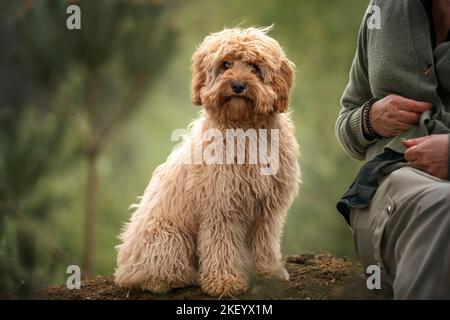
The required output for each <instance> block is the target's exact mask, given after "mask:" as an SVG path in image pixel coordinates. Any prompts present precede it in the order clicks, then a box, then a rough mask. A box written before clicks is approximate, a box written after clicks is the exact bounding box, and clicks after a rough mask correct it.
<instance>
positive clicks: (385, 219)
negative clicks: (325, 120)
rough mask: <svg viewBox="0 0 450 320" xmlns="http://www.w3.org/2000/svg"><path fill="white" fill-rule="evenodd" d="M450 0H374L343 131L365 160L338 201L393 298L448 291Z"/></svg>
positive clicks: (352, 150) (365, 259)
mask: <svg viewBox="0 0 450 320" xmlns="http://www.w3.org/2000/svg"><path fill="white" fill-rule="evenodd" d="M449 29H450V0H400V1H391V0H374V1H371V3H370V5H369V8H368V10H367V12H366V14H365V16H364V18H363V22H362V24H361V27H360V31H359V37H358V41H357V51H356V55H355V58H354V61H353V64H352V67H351V70H350V75H349V82H348V85H347V87H346V88H345V91H344V94H343V96H342V99H341V106H342V109H341V112H340V114H339V116H338V119H337V121H336V135H337V138H338V141H339V143H340V144H341V146H342V147H343V149H344V151H345V152H346V153H347V154H348V155H349V156H351V157H352V158H354V159H358V160H365V163H364V165H363V166H362V167H361V169H360V172H359V173H358V175H357V176H356V178H355V180H354V181H353V183H352V185H351V186H350V188H349V190H348V191H347V192H346V193H345V194H344V196H343V197H342V198H341V199H340V200H339V202H338V204H337V209H338V210H339V211H340V212H341V213H342V214H343V215H344V217H345V219H346V220H347V222H348V223H349V224H350V225H351V228H352V232H353V238H354V242H355V248H356V252H357V255H358V258H359V259H360V261H361V263H362V264H363V266H364V267H365V268H367V267H368V266H370V265H379V266H380V267H381V270H382V276H381V277H382V279H381V280H382V282H383V283H384V284H385V285H386V286H388V288H391V289H392V293H393V298H394V299H450V181H449V166H450V162H449V148H450V145H449V133H450V41H449V40H450V39H449V38H450V32H449Z"/></svg>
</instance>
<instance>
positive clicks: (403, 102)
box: [396, 96, 433, 113]
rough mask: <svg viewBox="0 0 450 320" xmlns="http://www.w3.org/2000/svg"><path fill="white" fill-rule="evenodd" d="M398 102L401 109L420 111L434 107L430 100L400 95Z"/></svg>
mask: <svg viewBox="0 0 450 320" xmlns="http://www.w3.org/2000/svg"><path fill="white" fill-rule="evenodd" d="M396 103H397V104H398V108H399V109H401V110H405V111H412V112H419V113H422V112H425V111H427V110H430V109H431V107H433V105H432V104H431V103H429V102H423V101H416V100H412V99H408V98H405V97H400V96H398V97H397V100H396Z"/></svg>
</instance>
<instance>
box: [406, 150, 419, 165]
mask: <svg viewBox="0 0 450 320" xmlns="http://www.w3.org/2000/svg"><path fill="white" fill-rule="evenodd" d="M417 157H418V152H417V146H412V147H410V148H409V149H408V150H406V152H405V159H406V161H408V162H413V161H416V160H417Z"/></svg>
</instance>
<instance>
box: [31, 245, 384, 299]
mask: <svg viewBox="0 0 450 320" xmlns="http://www.w3.org/2000/svg"><path fill="white" fill-rule="evenodd" d="M285 262H286V269H287V271H288V272H289V276H290V280H289V282H282V281H279V280H267V279H264V280H263V279H258V278H252V279H251V282H250V289H249V290H248V291H247V292H246V293H244V294H242V295H240V296H238V297H235V298H237V299H250V300H252V299H277V300H278V299H283V300H286V299H287V300H289V299H306V300H309V299H311V300H314V299H389V298H391V296H390V292H389V291H387V290H368V289H367V288H366V280H365V277H364V275H363V270H362V268H361V265H360V264H358V263H356V262H355V261H352V260H350V259H348V258H345V257H336V256H333V255H330V254H325V253H321V254H302V255H297V256H289V257H287V258H286V261H285ZM35 298H38V299H50V300H60V299H64V300H81V299H87V300H125V299H131V300H158V299H177V300H200V299H213V298H211V297H209V296H207V295H205V294H204V293H203V292H202V291H201V289H200V288H198V287H188V288H183V289H175V290H173V291H171V292H169V293H167V294H153V293H151V292H146V291H137V290H127V289H123V288H119V287H117V286H116V285H115V284H114V281H113V278H112V276H107V277H105V276H96V277H94V278H90V279H86V280H83V281H82V285H81V289H79V290H76V289H74V290H69V289H67V287H66V285H65V284H63V285H57V286H52V287H48V288H46V289H43V290H40V291H38V292H37V293H36V296H35Z"/></svg>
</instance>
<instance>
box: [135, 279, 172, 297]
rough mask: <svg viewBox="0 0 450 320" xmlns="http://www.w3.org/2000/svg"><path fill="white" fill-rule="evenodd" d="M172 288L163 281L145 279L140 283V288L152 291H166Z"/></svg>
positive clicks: (158, 292) (159, 292)
mask: <svg viewBox="0 0 450 320" xmlns="http://www.w3.org/2000/svg"><path fill="white" fill-rule="evenodd" d="M171 289H172V286H171V285H170V284H168V283H166V282H165V281H145V282H144V283H142V284H141V290H144V291H150V292H152V293H157V294H161V293H167V292H169V291H170V290H171Z"/></svg>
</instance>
